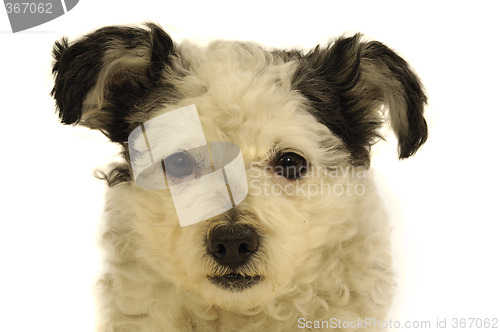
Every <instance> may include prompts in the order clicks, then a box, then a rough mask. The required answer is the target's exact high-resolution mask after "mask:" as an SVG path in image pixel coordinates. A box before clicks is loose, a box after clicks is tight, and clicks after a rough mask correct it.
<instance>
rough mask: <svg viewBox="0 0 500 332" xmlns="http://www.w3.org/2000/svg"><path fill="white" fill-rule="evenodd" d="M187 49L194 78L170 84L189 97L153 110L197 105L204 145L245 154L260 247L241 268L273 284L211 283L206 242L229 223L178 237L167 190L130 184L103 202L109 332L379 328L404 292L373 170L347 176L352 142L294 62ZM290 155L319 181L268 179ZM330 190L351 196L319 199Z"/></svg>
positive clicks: (104, 325) (216, 46) (244, 52)
mask: <svg viewBox="0 0 500 332" xmlns="http://www.w3.org/2000/svg"><path fill="white" fill-rule="evenodd" d="M180 52H181V53H182V57H181V58H183V59H187V61H188V62H189V63H190V66H191V67H190V69H189V70H190V73H189V75H185V76H183V77H182V78H179V79H177V81H175V83H174V85H175V87H176V89H178V90H179V92H180V93H181V95H183V96H185V98H184V99H183V100H182V101H181V102H180V103H177V104H175V105H165V106H164V109H162V110H160V111H159V112H158V113H157V114H159V113H161V112H165V111H169V110H173V109H176V108H179V107H182V106H185V105H190V104H195V105H196V107H197V109H198V112H199V116H200V119H201V123H202V127H203V130H204V133H205V136H206V139H207V141H212V142H233V143H236V144H238V145H239V147H240V148H241V151H242V154H243V158H244V160H245V165H246V167H247V177H248V179H247V180H248V183H249V195H248V196H247V198H246V199H245V200H244V201H243V203H241V204H240V205H238V206H237V208H236V210H237V211H238V213H239V214H240V215H241V216H242V217H241V222H242V223H247V224H250V225H252V226H253V227H254V228H255V229H256V231H257V233H258V234H259V235H260V238H261V239H260V241H261V243H260V245H261V247H260V249H259V253H258V255H256V257H255V258H252V260H251V261H250V263H249V264H247V265H246V266H245V267H243V268H241V272H242V273H243V274H247V275H260V276H262V277H263V281H262V282H261V283H259V284H257V285H255V286H252V287H250V288H248V289H245V290H243V291H241V292H231V291H227V290H224V289H222V288H219V287H217V286H215V285H214V284H212V283H211V282H209V280H208V279H207V276H213V275H217V273H220V272H221V271H223V268H221V267H220V266H218V265H217V263H216V262H215V260H214V259H213V258H211V257H210V256H209V255H208V254H207V251H206V248H205V247H206V245H205V240H206V238H207V232H208V230H209V229H210V228H211V227H213V224H217V223H218V222H221V220H222V219H223V217H224V216H218V217H214V218H212V219H210V220H206V221H203V222H200V223H198V224H195V225H191V226H187V227H182V228H181V227H179V223H178V220H177V217H176V214H175V208H174V205H173V202H172V199H171V197H170V195H169V192H168V191H160V190H146V189H143V188H140V187H138V186H137V185H135V184H134V183H128V182H127V183H120V184H118V185H116V186H114V187H111V188H110V189H109V192H108V194H107V205H106V206H107V207H106V211H105V219H106V227H105V232H104V234H103V243H104V245H105V246H106V248H107V257H106V260H107V262H108V265H107V266H108V269H107V272H106V274H105V276H104V278H103V279H102V280H101V281H100V282H99V291H100V292H101V295H100V298H101V299H102V301H103V302H102V307H101V308H100V309H99V313H100V316H101V317H100V320H101V326H100V327H99V331H105V332H111V331H134V332H145V331H155V332H158V331H294V330H301V331H304V330H311V329H307V328H305V329H300V328H299V326H298V320H299V318H304V319H306V320H307V321H324V320H330V319H331V318H339V319H342V320H349V319H357V318H358V317H359V318H365V317H372V318H376V319H379V320H383V319H384V318H385V315H386V313H387V310H388V308H389V305H390V302H391V298H392V294H393V286H394V285H393V276H392V270H391V262H392V259H391V254H390V252H391V250H390V243H389V236H390V230H389V227H388V224H387V218H386V215H385V212H384V210H383V208H381V205H382V204H381V203H380V201H379V198H378V195H377V189H376V188H375V187H374V185H373V183H372V180H371V178H370V176H369V174H368V173H367V171H366V170H363V169H356V168H352V167H350V166H349V161H348V157H349V155H348V153H347V152H346V151H347V150H346V147H345V146H344V145H343V143H342V141H341V140H340V139H339V138H338V137H336V136H334V135H333V134H332V133H331V132H330V130H328V129H327V128H326V127H325V126H324V125H322V124H320V123H319V122H318V121H317V120H316V118H315V117H313V116H312V115H311V114H310V112H308V106H307V102H306V100H305V98H304V97H303V96H301V95H300V93H298V92H296V91H292V88H291V84H292V82H291V80H292V75H293V72H294V70H295V68H294V63H293V62H287V63H285V62H283V61H282V60H280V59H279V58H273V56H272V53H269V52H267V51H265V50H263V49H261V48H259V47H257V46H253V45H249V44H239V43H232V42H216V43H212V44H210V45H209V46H207V47H206V48H199V47H197V46H193V45H190V44H182V45H181V46H180ZM207 86H210V88H209V89H208V90H206V91H205V89H206V87H207ZM200 91H202V92H204V93H200ZM157 114H154V115H157ZM154 115H153V116H154ZM144 120H146V119H144ZM280 150H293V151H300V152H301V153H302V154H303V155H304V156H305V157H306V158H307V159H308V161H309V163H310V166H311V169H310V173H311V174H309V176H307V177H305V178H303V179H301V180H298V181H296V182H295V183H291V182H290V181H289V180H286V179H283V178H280V177H278V176H274V175H272V174H271V173H270V172H269V167H267V166H268V163H269V160H270V158H271V157H272V156H273V153H274V152H276V151H280ZM332 165H335V168H334V169H332ZM325 167H329V168H325ZM325 169H327V172H326V173H325V172H324V171H325ZM332 174H335V176H333V175H332ZM367 174H368V175H367ZM296 184H297V186H295V185H296ZM299 185H302V187H300V186H299ZM354 186H356V187H355V188H358V189H359V190H358V192H357V193H353V192H347V188H348V187H349V188H351V189H352V188H354ZM285 188H286V191H285ZM301 188H302V189H301ZM321 188H323V190H324V191H325V190H327V189H330V190H331V189H332V188H337V189H339V188H343V189H344V193H343V194H341V195H339V194H338V190H337V192H336V193H334V192H330V193H328V192H323V193H322V194H321V192H320V194H315V192H317V191H318V190H321ZM280 189H281V190H282V192H281V193H279V194H276V192H277V191H279V190H280ZM313 189H314V190H313ZM361 189H362V190H361ZM271 190H274V192H271ZM351 191H352V190H351ZM193 208H196V207H193ZM312 330H314V328H313V329H312ZM345 330H346V331H349V330H355V329H345ZM369 330H370V329H368V328H367V329H363V331H369Z"/></svg>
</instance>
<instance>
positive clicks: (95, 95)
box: [52, 24, 427, 309]
mask: <svg viewBox="0 0 500 332" xmlns="http://www.w3.org/2000/svg"><path fill="white" fill-rule="evenodd" d="M54 58H55V63H54V67H53V72H54V75H55V86H54V88H53V90H52V95H53V96H54V98H55V100H56V103H57V107H58V110H59V116H60V119H61V121H62V123H64V124H80V125H83V126H87V127H89V128H92V129H98V130H100V131H102V132H103V133H104V134H105V135H106V136H107V137H109V139H110V140H111V141H113V142H116V143H119V144H121V145H122V146H123V147H124V149H123V153H124V162H123V164H121V165H118V166H116V167H115V168H114V169H113V170H112V171H111V172H110V173H109V174H107V175H106V178H107V180H108V182H109V183H110V185H111V186H112V188H111V190H112V192H113V196H112V198H111V199H110V201H109V204H108V205H111V208H110V211H111V212H110V213H115V214H116V215H119V216H120V217H117V218H121V219H122V220H121V221H120V223H121V224H120V227H123V228H126V229H127V232H121V233H120V234H121V236H122V237H127V239H126V242H127V243H129V244H133V245H130V246H129V247H131V248H133V253H128V254H130V255H131V256H133V257H134V260H137V261H141V262H142V264H145V265H147V266H148V267H149V268H150V269H152V270H154V271H155V273H156V274H157V275H159V276H161V278H163V279H164V280H166V281H169V282H172V283H173V284H175V285H177V286H179V287H181V288H184V289H188V290H190V291H192V292H193V293H195V294H197V295H198V296H199V297H201V298H202V299H204V300H205V302H207V303H209V304H215V305H218V306H223V307H231V308H242V309H244V308H251V307H255V306H256V305H260V304H263V303H265V302H268V301H270V299H272V298H276V297H277V296H287V295H286V294H292V293H293V292H302V293H303V294H306V293H307V291H306V290H307V289H309V288H308V287H311V285H312V284H314V283H316V284H327V283H328V285H329V286H330V287H331V288H332V289H336V290H338V289H342V287H344V286H345V285H343V284H342V283H343V281H342V280H341V279H340V278H335V276H336V275H341V274H342V272H341V270H342V262H341V261H342V259H340V258H339V257H340V256H339V255H340V254H338V252H339V250H340V248H341V247H343V246H344V245H345V244H346V243H348V242H349V241H350V240H351V239H352V238H353V237H354V236H355V233H356V232H355V231H354V229H356V227H357V226H356V220H357V218H358V217H359V214H360V213H361V212H360V211H359V210H360V209H358V208H356V207H358V206H360V204H364V201H365V200H366V197H363V195H364V194H367V192H368V191H369V190H370V189H369V188H368V189H367V187H365V186H369V184H368V183H367V182H366V181H365V180H364V179H363V178H364V177H365V176H364V175H361V174H365V173H364V170H365V169H366V168H367V167H368V166H369V164H370V148H371V146H372V145H373V144H374V143H375V142H376V141H377V140H378V139H379V138H380V135H379V133H378V130H379V128H380V127H381V125H382V123H383V122H384V121H390V124H391V127H392V129H393V131H394V133H395V135H396V137H397V138H398V143H399V157H400V158H407V157H409V156H411V155H413V154H414V153H415V152H416V151H417V149H418V148H419V147H420V146H421V145H422V144H423V143H424V142H425V140H426V138H427V126H426V122H425V120H424V117H423V108H424V105H425V103H426V96H425V94H424V92H423V88H422V85H421V83H420V81H419V79H418V78H417V76H416V75H415V74H414V73H413V71H412V70H411V69H410V68H409V66H408V64H407V63H406V62H405V61H404V60H403V59H402V58H400V57H399V56H398V55H396V54H395V53H394V52H393V51H392V50H390V49H389V48H388V47H386V46H385V45H383V44H381V43H379V42H363V41H362V40H361V36H360V35H355V36H353V37H342V38H339V39H337V40H336V41H335V42H334V43H331V44H330V45H328V46H326V47H319V46H318V47H316V48H315V49H313V50H312V51H309V52H302V51H298V50H293V51H289V50H286V51H285V50H265V49H264V48H261V47H259V46H257V45H254V44H251V43H238V42H225V41H217V42H213V43H211V44H210V45H208V46H207V47H197V46H194V45H191V44H188V43H182V44H176V43H174V42H173V41H172V39H171V38H170V37H169V36H168V35H167V34H166V33H165V32H164V31H163V30H162V29H161V28H160V27H158V26H157V25H154V24H148V25H147V26H146V27H144V28H138V27H118V26H114V27H105V28H102V29H99V30H97V31H95V32H92V33H90V34H88V35H86V36H84V37H83V38H81V39H79V40H77V41H75V42H72V43H69V42H68V41H67V40H66V39H63V40H61V41H60V42H57V43H56V45H55V47H54ZM187 105H196V109H197V112H198V116H199V119H200V124H201V127H202V128H203V133H204V135H205V138H206V140H207V141H211V142H230V143H234V144H236V145H237V146H238V147H239V148H240V149H241V154H242V157H243V160H244V166H245V169H246V176H247V183H248V195H247V196H246V197H245V199H244V200H243V201H242V202H241V203H240V204H237V206H236V207H234V208H232V209H229V210H228V211H227V212H224V213H222V214H219V215H217V216H213V217H211V218H208V219H207V220H203V221H202V222H199V223H196V224H194V225H191V226H186V227H180V226H179V220H178V217H177V214H176V209H175V204H174V202H173V200H172V195H171V194H172V193H171V192H170V189H169V188H168V187H167V188H166V189H164V190H156V189H145V188H142V187H140V186H138V185H137V184H135V183H134V181H133V176H132V168H131V161H130V157H131V156H130V153H129V151H130V150H129V148H130V147H129V144H131V142H129V135H130V134H131V132H132V131H133V130H134V129H136V128H139V127H140V126H141V125H143V124H144V123H146V122H147V121H149V120H151V119H154V118H155V117H157V116H159V115H161V114H165V113H166V112H170V111H173V110H176V109H179V108H181V107H184V106H187ZM384 106H385V109H388V111H387V112H385V111H384V108H383V107H384ZM153 140H155V141H153V142H149V143H150V144H163V143H162V142H161V141H162V137H161V135H156V136H155V138H153ZM166 143H168V142H166ZM161 158H162V160H163V169H164V171H166V172H167V173H169V169H170V171H172V169H173V170H174V171H172V173H173V174H170V173H169V174H170V175H171V176H174V177H177V178H179V179H180V178H183V177H196V172H195V169H196V167H195V164H196V162H195V161H194V159H195V158H193V156H191V155H190V154H189V153H188V152H177V153H175V154H170V155H165V156H161ZM176 169H177V170H179V172H177V173H176V172H175V170H176ZM332 174H334V176H332ZM326 190H328V192H326ZM349 190H351V194H349V193H348V191H349ZM356 190H357V191H358V192H357V193H355V191H356ZM361 191H362V192H361ZM200 208H203V207H200V206H197V205H196V204H193V206H192V209H200ZM117 241H119V240H117ZM325 248H328V250H325ZM122 250H123V251H124V250H125V249H123V248H122ZM328 253H330V254H328ZM334 253H337V254H338V255H337V254H334ZM121 254H122V256H123V257H124V259H125V258H126V257H125V256H126V254H125V253H123V252H122V253H121ZM128 254H127V255H128ZM336 255H337V256H336ZM129 258H130V257H128V258H127V259H129ZM335 259H337V260H339V264H328V267H326V266H324V265H325V264H324V262H325V260H330V261H332V260H335ZM318 269H326V270H327V271H324V273H322V274H323V275H324V276H325V277H324V278H327V277H326V276H329V277H328V278H327V279H324V280H323V279H318V278H323V277H319V276H316V275H311V274H309V273H308V271H315V270H318ZM344 288H345V287H344ZM335 294H337V295H335V296H338V297H341V296H344V295H345V294H344V295H342V292H337V293H335Z"/></svg>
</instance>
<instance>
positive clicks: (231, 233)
mask: <svg viewBox="0 0 500 332" xmlns="http://www.w3.org/2000/svg"><path fill="white" fill-rule="evenodd" d="M258 248H259V235H258V234H257V232H256V231H255V230H254V229H253V228H252V227H251V226H249V225H245V224H229V225H220V226H218V227H216V228H214V229H212V230H211V231H210V232H209V234H208V238H207V251H208V253H209V254H210V255H211V256H212V257H213V258H214V259H215V261H216V262H217V263H219V264H220V265H222V266H225V267H227V268H229V269H230V270H232V271H236V269H237V268H238V267H241V266H244V265H245V264H247V263H248V261H249V260H250V258H251V257H252V256H253V255H254V254H255V252H256V251H257V249H258ZM209 279H210V281H211V282H212V283H214V284H215V285H217V286H220V287H222V288H224V289H229V290H236V291H238V290H240V291H241V290H244V289H245V288H248V287H251V286H253V285H255V284H257V283H259V282H260V281H261V280H262V277H260V276H247V275H242V274H239V273H236V272H230V273H227V274H225V275H222V276H216V277H209Z"/></svg>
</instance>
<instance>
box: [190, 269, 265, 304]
mask: <svg viewBox="0 0 500 332" xmlns="http://www.w3.org/2000/svg"><path fill="white" fill-rule="evenodd" d="M273 289H274V287H273V284H272V283H271V282H270V281H269V280H267V279H265V278H264V277H263V276H245V275H239V274H238V275H237V274H236V273H230V274H227V275H224V276H208V277H205V281H204V282H202V283H200V284H198V287H197V288H196V289H195V293H197V294H198V296H200V297H201V298H202V299H203V300H204V301H206V303H207V304H208V305H214V306H216V307H219V308H223V309H228V310H233V311H234V310H236V311H245V310H249V309H252V308H255V307H258V306H260V305H263V304H265V303H266V302H267V301H269V299H270V298H271V297H272V296H273V295H274V292H273Z"/></svg>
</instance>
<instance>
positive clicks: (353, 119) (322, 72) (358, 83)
mask: <svg viewBox="0 0 500 332" xmlns="http://www.w3.org/2000/svg"><path fill="white" fill-rule="evenodd" d="M289 55H293V57H294V58H296V59H298V60H296V61H299V64H300V65H299V68H298V70H297V71H296V72H295V76H294V80H293V81H294V87H295V88H296V89H298V90H299V91H300V92H301V93H302V94H303V95H304V96H305V97H307V98H308V99H309V101H310V107H311V111H312V112H313V113H314V115H316V116H317V117H318V119H320V121H322V122H323V123H324V124H325V125H326V126H327V127H328V128H329V129H330V130H331V131H332V132H333V133H334V134H335V135H337V136H339V137H340V138H342V139H343V141H344V142H345V144H346V146H347V148H348V149H349V151H350V153H351V155H352V163H353V164H355V165H364V166H368V165H369V164H370V147H371V145H372V144H373V143H375V141H376V140H377V139H379V138H380V135H379V133H378V129H379V128H380V126H381V124H382V118H381V116H380V115H379V109H380V107H381V105H382V104H385V103H386V101H387V100H388V99H389V98H392V97H393V96H398V95H400V94H402V95H403V96H404V100H405V104H406V105H404V106H405V109H401V110H391V116H392V115H394V114H398V115H400V116H402V117H405V118H407V122H408V128H406V129H404V128H400V130H398V128H395V132H396V136H397V137H398V140H399V151H400V158H407V157H409V156H411V155H412V154H414V153H415V152H416V150H417V149H418V148H419V147H420V146H421V145H422V144H423V143H424V142H425V140H426V139H427V125H426V122H425V119H424V117H423V108H424V105H425V103H426V101H427V98H426V96H425V93H424V91H423V88H422V85H421V83H420V81H419V79H418V77H417V76H416V75H415V74H414V73H413V72H412V71H411V70H410V69H409V66H408V64H407V63H406V62H405V61H404V60H403V59H402V58H400V57H399V56H398V55H396V54H395V53H394V52H393V51H391V50H390V49H389V48H387V47H386V46H385V45H383V44H381V43H378V42H370V43H361V42H360V35H359V34H358V35H355V36H354V37H350V38H340V39H338V40H337V41H336V42H335V43H333V44H331V45H329V46H328V47H326V48H320V47H319V46H318V47H316V48H315V49H314V50H312V51H311V52H309V53H308V54H305V55H303V56H300V57H299V56H297V53H296V52H291V53H289ZM362 61H365V62H370V63H371V67H375V68H378V70H379V72H376V73H370V72H368V71H367V70H366V66H365V67H364V66H363V65H362ZM375 76H377V78H378V79H379V80H380V77H384V76H386V78H387V80H388V83H387V84H384V85H380V84H379V82H378V81H377V80H375V79H374V78H375ZM391 82H392V83H391ZM396 82H397V84H395V83H396ZM395 112H400V113H401V114H400V113H395Z"/></svg>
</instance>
